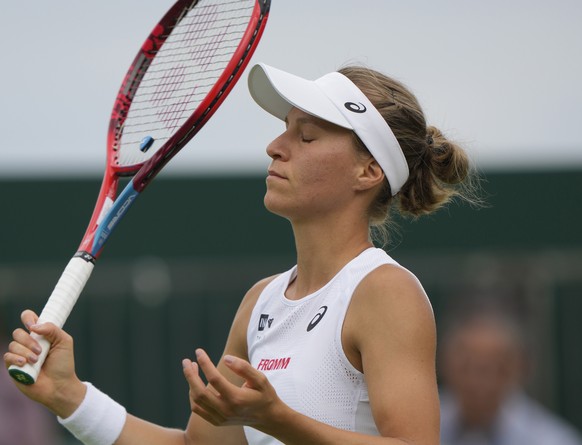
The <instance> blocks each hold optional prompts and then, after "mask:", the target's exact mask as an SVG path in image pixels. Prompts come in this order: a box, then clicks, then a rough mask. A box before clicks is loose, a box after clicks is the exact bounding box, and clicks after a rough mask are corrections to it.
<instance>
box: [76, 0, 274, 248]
mask: <svg viewBox="0 0 582 445" xmlns="http://www.w3.org/2000/svg"><path fill="white" fill-rule="evenodd" d="M270 3H271V2H270V0H178V1H177V2H176V3H175V4H174V5H173V6H172V7H171V8H170V9H169V10H168V12H167V13H166V14H165V15H164V17H162V19H161V20H160V21H159V23H158V24H157V25H156V26H154V28H153V30H152V32H151V33H150V34H149V36H148V37H147V39H146V40H145V42H144V43H143V45H142V46H141V48H140V50H139V51H138V53H137V55H136V56H135V58H134V60H133V62H132V64H131V66H130V68H129V70H128V72H127V74H126V75H125V78H124V80H123V82H122V84H121V87H120V89H119V92H118V94H117V97H116V99H115V103H114V106H113V111H112V113H111V118H110V122H109V130H108V136H107V159H106V164H107V166H106V171H105V175H104V179H103V182H102V186H101V191H100V193H99V197H98V199H97V204H96V207H95V211H94V213H93V216H92V218H91V221H90V223H89V226H88V228H87V231H86V233H85V236H84V238H83V241H82V242H81V245H80V246H79V251H80V252H86V253H88V254H90V256H91V257H92V258H97V257H98V256H99V254H100V252H101V249H102V248H103V244H104V242H105V239H106V238H107V237H108V236H109V233H110V232H111V230H109V229H108V230H107V233H106V236H105V238H103V230H101V232H100V234H99V236H100V237H101V238H102V239H101V241H99V242H96V241H95V236H96V232H97V231H98V226H99V225H100V224H101V223H103V222H107V223H108V224H111V219H112V218H113V219H114V220H115V221H114V224H116V223H117V221H118V220H119V219H120V217H121V216H123V213H124V212H125V211H126V210H127V208H128V207H129V205H124V203H123V202H122V203H119V202H118V199H117V197H116V194H117V186H118V181H119V178H120V177H123V176H133V179H132V181H131V184H130V189H126V193H125V195H127V198H126V199H130V200H131V201H130V202H129V204H131V203H132V202H133V201H134V199H135V197H136V196H137V194H139V193H141V192H142V191H143V189H144V188H145V187H146V186H147V185H148V184H149V182H150V181H151V180H152V179H153V178H154V177H155V175H156V174H157V173H158V172H159V171H160V170H161V169H162V168H163V166H164V165H166V163H167V162H168V161H169V160H170V159H171V158H172V157H173V156H175V155H176V153H178V152H179V151H180V150H181V149H182V148H183V147H184V146H185V145H186V144H187V143H188V141H190V140H191V139H192V137H194V135H195V134H196V133H197V132H198V131H199V130H200V129H201V128H202V127H203V125H204V124H205V123H206V122H207V121H208V119H209V118H210V117H211V116H212V115H213V113H214V112H215V111H216V109H217V108H218V107H219V105H220V104H221V103H222V102H223V101H224V99H225V98H226V96H227V95H228V93H229V92H230V91H231V90H232V88H233V87H234V85H235V84H236V82H237V81H238V80H239V78H240V77H241V75H242V73H243V72H244V69H245V67H246V66H247V65H248V63H249V61H250V58H251V56H252V54H253V53H254V51H255V49H256V47H257V45H258V42H259V40H260V38H261V36H262V34H263V31H264V28H265V26H266V22H267V18H268V14H269V9H270ZM120 197H121V196H120ZM112 212H116V213H115V214H113V213H112Z"/></svg>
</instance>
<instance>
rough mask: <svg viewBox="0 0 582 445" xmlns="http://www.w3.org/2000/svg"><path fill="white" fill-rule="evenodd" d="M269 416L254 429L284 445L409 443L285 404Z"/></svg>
mask: <svg viewBox="0 0 582 445" xmlns="http://www.w3.org/2000/svg"><path fill="white" fill-rule="evenodd" d="M272 419H273V420H272V421H269V422H268V423H267V424H265V425H258V426H256V428H257V429H258V430H260V431H262V432H263V433H265V434H268V435H270V436H273V437H275V438H277V439H278V440H279V441H281V442H283V443H284V444H285V445H337V444H339V443H341V444H342V445H409V442H408V441H406V440H404V439H397V438H392V437H382V436H371V435H368V434H362V433H356V432H353V431H346V430H341V429H339V428H335V427H332V426H330V425H327V424H324V423H322V422H318V421H316V420H314V419H312V418H310V417H307V416H305V415H303V414H300V413H298V412H297V411H294V410H292V409H290V408H289V407H287V406H282V407H281V408H280V409H278V410H277V414H276V415H275V416H273V417H272ZM427 445H432V444H427Z"/></svg>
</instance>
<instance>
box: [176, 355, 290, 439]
mask: <svg viewBox="0 0 582 445" xmlns="http://www.w3.org/2000/svg"><path fill="white" fill-rule="evenodd" d="M196 359H197V362H198V363H194V362H192V361H190V360H188V359H185V360H184V361H183V362H182V365H183V367H184V375H185V376H186V380H187V381H188V385H189V386H190V408H191V409H192V412H193V413H195V414H197V415H199V416H200V417H202V418H203V419H205V420H207V421H208V422H210V423H211V424H213V425H215V426H224V425H248V426H254V427H258V428H260V427H261V426H266V425H268V424H269V421H270V419H276V417H275V416H276V414H275V412H276V411H277V409H280V408H282V407H283V406H284V405H283V402H282V401H281V400H280V399H279V397H278V396H277V393H276V392H275V389H274V388H273V386H272V385H271V384H270V383H269V381H268V379H267V377H266V376H265V375H264V374H263V373H261V372H259V371H257V370H256V369H255V368H253V366H252V365H251V364H250V363H249V362H247V361H246V360H243V359H241V358H238V357H233V356H231V355H225V356H224V358H223V363H224V365H225V366H226V367H227V368H228V369H230V370H231V371H232V372H234V373H235V374H236V375H238V376H239V377H240V378H242V379H243V380H244V383H243V385H242V386H237V385H234V384H233V383H231V382H229V381H228V379H227V378H226V377H225V376H224V375H223V374H221V372H220V371H219V370H218V369H217V368H216V367H215V366H214V364H213V363H212V361H211V360H210V357H208V355H207V354H206V352H204V351H203V350H202V349H198V350H196ZM198 368H200V370H201V371H202V372H203V373H204V375H205V377H206V379H207V380H208V383H209V385H205V384H204V382H203V381H202V379H201V378H200V375H199V372H198Z"/></svg>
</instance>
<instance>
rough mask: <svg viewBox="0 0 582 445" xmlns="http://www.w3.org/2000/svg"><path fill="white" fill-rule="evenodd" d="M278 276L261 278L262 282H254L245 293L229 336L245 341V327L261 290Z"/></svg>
mask: <svg viewBox="0 0 582 445" xmlns="http://www.w3.org/2000/svg"><path fill="white" fill-rule="evenodd" d="M278 276H279V275H272V276H270V277H267V278H263V279H262V280H260V281H258V282H256V283H255V284H254V285H253V286H252V287H251V288H250V289H249V290H248V291H247V293H246V294H245V296H244V298H243V299H242V301H241V303H240V305H239V308H238V311H237V313H236V315H235V317H234V321H233V323H232V328H231V336H233V337H235V338H238V339H240V340H241V341H242V340H243V339H246V330H247V326H248V324H249V320H250V318H251V315H252V313H253V309H254V307H255V305H256V304H257V300H258V299H259V296H260V295H261V293H262V292H263V290H264V289H265V288H266V287H267V286H268V285H269V283H271V282H272V281H273V280H274V279H275V278H277V277H278ZM245 343H246V342H245Z"/></svg>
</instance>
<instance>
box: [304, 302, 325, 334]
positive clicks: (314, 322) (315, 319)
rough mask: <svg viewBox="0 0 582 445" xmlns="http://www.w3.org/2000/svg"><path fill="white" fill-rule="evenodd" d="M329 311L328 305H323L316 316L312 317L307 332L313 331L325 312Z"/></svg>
mask: <svg viewBox="0 0 582 445" xmlns="http://www.w3.org/2000/svg"><path fill="white" fill-rule="evenodd" d="M326 312H327V306H321V307H320V308H319V311H317V314H315V317H313V318H312V319H311V321H310V322H309V324H308V325H307V332H309V331H311V330H312V329H313V328H314V327H315V326H317V324H318V323H319V322H320V321H321V319H322V318H323V316H324V315H325V313H326Z"/></svg>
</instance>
